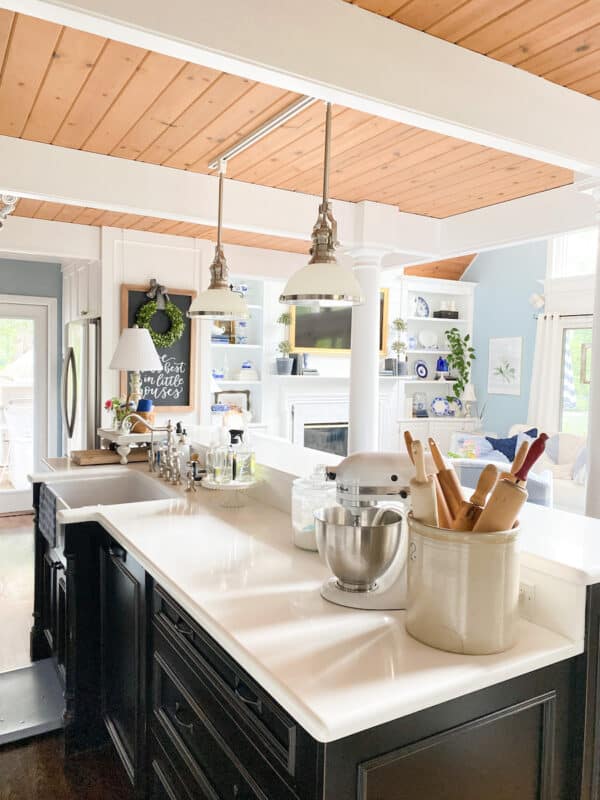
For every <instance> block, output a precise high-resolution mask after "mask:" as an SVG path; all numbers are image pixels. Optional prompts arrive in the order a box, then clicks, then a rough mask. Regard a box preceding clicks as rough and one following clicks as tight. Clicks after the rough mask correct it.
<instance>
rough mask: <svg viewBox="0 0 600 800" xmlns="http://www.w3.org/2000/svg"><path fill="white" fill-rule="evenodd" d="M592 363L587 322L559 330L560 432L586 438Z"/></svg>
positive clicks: (574, 322)
mask: <svg viewBox="0 0 600 800" xmlns="http://www.w3.org/2000/svg"><path fill="white" fill-rule="evenodd" d="M591 363H592V328H591V327H590V320H589V319H582V320H581V321H579V322H578V321H576V320H575V321H573V322H571V321H569V322H568V324H566V325H565V328H564V330H563V349H562V394H561V406H560V430H561V432H563V433H572V434H575V435H576V436H583V437H585V436H587V428H588V411H589V402H590V379H591V375H590V369H591Z"/></svg>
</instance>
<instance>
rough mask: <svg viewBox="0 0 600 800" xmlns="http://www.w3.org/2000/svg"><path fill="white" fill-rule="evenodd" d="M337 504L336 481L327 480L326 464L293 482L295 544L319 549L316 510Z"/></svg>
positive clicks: (303, 548) (307, 548)
mask: <svg viewBox="0 0 600 800" xmlns="http://www.w3.org/2000/svg"><path fill="white" fill-rule="evenodd" d="M334 505H336V494H335V482H334V481H329V480H327V469H326V467H325V465H323V464H319V465H318V466H317V467H315V471H314V472H313V474H312V475H311V476H310V477H308V478H296V480H295V481H294V483H293V484H292V528H293V531H294V544H295V545H296V547H300V548H301V549H302V550H315V551H316V550H317V537H316V534H315V517H314V512H315V510H316V509H317V508H322V507H327V506H334Z"/></svg>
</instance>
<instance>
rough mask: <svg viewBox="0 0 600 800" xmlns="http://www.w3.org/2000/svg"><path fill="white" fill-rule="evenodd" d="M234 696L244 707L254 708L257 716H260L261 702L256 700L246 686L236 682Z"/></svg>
mask: <svg viewBox="0 0 600 800" xmlns="http://www.w3.org/2000/svg"><path fill="white" fill-rule="evenodd" d="M235 696H236V697H237V698H238V700H241V701H242V703H243V704H244V705H245V706H248V707H249V708H254V709H256V711H257V712H258V713H259V714H262V700H260V698H258V697H257V696H256V695H255V694H254V693H253V692H251V691H250V689H249V688H248V687H247V686H244V684H243V683H241V682H238V683H237V684H236V687H235Z"/></svg>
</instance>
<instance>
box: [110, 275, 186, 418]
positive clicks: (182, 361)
mask: <svg viewBox="0 0 600 800" xmlns="http://www.w3.org/2000/svg"><path fill="white" fill-rule="evenodd" d="M148 288H149V287H148V286H130V285H128V284H122V286H121V329H123V328H132V327H133V326H134V325H135V317H136V314H137V312H138V310H139V309H140V308H141V307H142V306H143V305H144V303H147V302H148V297H147V296H146V292H147V291H148ZM167 293H168V295H169V299H170V301H171V302H172V303H174V304H175V305H176V306H177V308H179V310H180V311H181V313H182V314H183V319H184V324H185V327H184V331H183V336H182V337H181V338H180V339H178V340H177V341H176V342H174V343H173V344H172V345H171V346H170V347H157V348H156V350H157V352H158V355H159V356H160V360H161V361H162V365H163V371H162V372H142V373H141V383H142V396H143V397H149V398H150V399H151V400H152V402H153V403H154V405H155V406H157V407H159V408H160V410H161V411H193V410H194V400H195V397H194V390H195V384H196V376H195V372H196V370H195V366H196V331H195V320H193V319H188V318H187V316H186V315H187V311H188V309H189V307H190V306H191V304H192V301H193V299H194V297H195V296H196V292H194V291H192V290H191V289H188V290H181V289H170V288H168V289H167ZM169 326H170V322H169V319H168V317H167V315H166V314H165V313H164V312H163V311H157V313H156V314H155V315H154V317H153V318H152V328H153V330H155V331H157V333H164V332H166V331H167V330H168V329H169ZM128 380H129V376H128V375H126V374H125V373H121V393H122V394H126V393H127V382H128Z"/></svg>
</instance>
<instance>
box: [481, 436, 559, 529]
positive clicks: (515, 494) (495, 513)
mask: <svg viewBox="0 0 600 800" xmlns="http://www.w3.org/2000/svg"><path fill="white" fill-rule="evenodd" d="M547 438H548V436H547V434H545V433H540V435H539V436H538V438H537V439H536V440H535V442H533V444H532V445H531V447H530V448H529V450H528V452H527V455H526V456H525V461H524V462H523V464H522V466H521V469H520V470H518V471H517V473H516V474H515V480H514V482H513V481H512V480H506V479H504V480H501V481H498V483H497V484H496V488H495V489H494V491H493V492H492V494H491V496H490V499H489V500H488V504H487V506H486V507H485V508H484V509H483V511H482V512H481V516H480V517H479V519H478V520H477V522H476V523H475V527H474V528H473V531H474V532H475V533H490V532H493V531H508V530H510V529H511V528H512V527H513V526H514V524H515V522H516V521H517V519H518V517H519V513H520V511H521V509H522V508H523V506H524V505H525V502H526V501H527V497H528V494H527V490H526V489H525V484H526V483H527V475H528V474H529V470H530V469H531V467H532V466H533V465H534V464H535V462H536V461H537V460H538V458H539V457H540V456H541V455H542V453H543V452H544V450H545V449H546V439H547Z"/></svg>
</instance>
